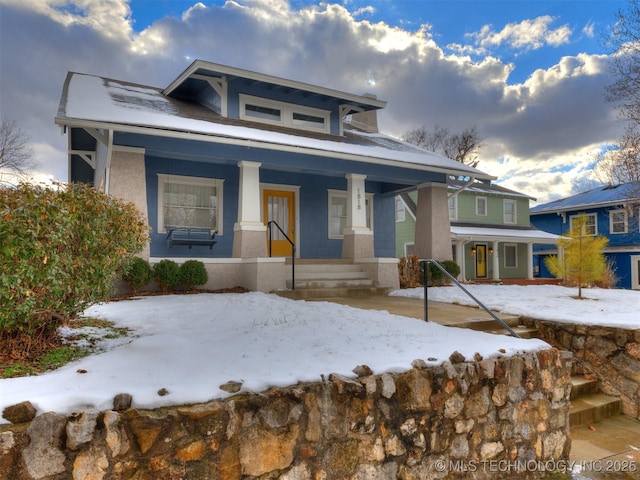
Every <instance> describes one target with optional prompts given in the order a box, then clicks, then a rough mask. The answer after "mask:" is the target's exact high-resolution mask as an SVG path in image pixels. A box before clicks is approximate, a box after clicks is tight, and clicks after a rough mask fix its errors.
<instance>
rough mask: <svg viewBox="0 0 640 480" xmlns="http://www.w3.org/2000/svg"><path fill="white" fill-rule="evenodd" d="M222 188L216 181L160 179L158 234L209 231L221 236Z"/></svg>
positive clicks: (173, 176) (179, 176)
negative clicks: (179, 229) (177, 230)
mask: <svg viewBox="0 0 640 480" xmlns="http://www.w3.org/2000/svg"><path fill="white" fill-rule="evenodd" d="M222 184H223V180H218V179H214V178H201V177H186V176H181V175H165V174H160V175H158V231H159V232H163V233H164V232H167V231H168V230H169V229H171V228H172V227H191V228H208V229H210V230H217V231H218V234H220V235H222Z"/></svg>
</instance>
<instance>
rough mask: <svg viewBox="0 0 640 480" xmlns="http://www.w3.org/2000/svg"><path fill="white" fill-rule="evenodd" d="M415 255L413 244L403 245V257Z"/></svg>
mask: <svg viewBox="0 0 640 480" xmlns="http://www.w3.org/2000/svg"><path fill="white" fill-rule="evenodd" d="M415 254H416V246H415V244H414V243H405V244H404V256H405V257H407V258H409V257H412V256H413V255H415Z"/></svg>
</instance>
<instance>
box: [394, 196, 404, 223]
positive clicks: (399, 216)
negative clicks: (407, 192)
mask: <svg viewBox="0 0 640 480" xmlns="http://www.w3.org/2000/svg"><path fill="white" fill-rule="evenodd" d="M405 219H406V213H405V207H404V202H403V201H402V198H401V197H396V222H404V221H405Z"/></svg>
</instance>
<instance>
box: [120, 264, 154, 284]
mask: <svg viewBox="0 0 640 480" xmlns="http://www.w3.org/2000/svg"><path fill="white" fill-rule="evenodd" d="M122 279H123V280H124V281H125V282H126V283H127V285H129V288H130V289H131V290H132V291H133V293H136V292H137V291H138V290H140V289H141V288H142V287H144V286H145V285H147V284H148V283H149V282H151V280H153V270H152V269H151V265H149V262H147V261H146V260H145V259H144V258H140V257H131V258H129V259H127V261H126V262H125V264H124V265H123V267H122Z"/></svg>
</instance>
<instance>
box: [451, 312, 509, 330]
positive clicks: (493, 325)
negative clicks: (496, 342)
mask: <svg viewBox="0 0 640 480" xmlns="http://www.w3.org/2000/svg"><path fill="white" fill-rule="evenodd" d="M497 316H498V318H499V319H500V320H502V321H503V322H504V323H506V324H507V325H509V327H511V328H512V329H513V328H515V327H518V326H519V325H520V317H519V316H518V315H505V314H499V315H497ZM465 320H466V321H465V322H462V323H457V324H456V327H461V328H470V329H472V330H481V331H483V332H490V331H499V330H502V329H501V328H500V324H499V323H498V322H496V321H495V319H493V318H491V317H469V318H467V319H465Z"/></svg>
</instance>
